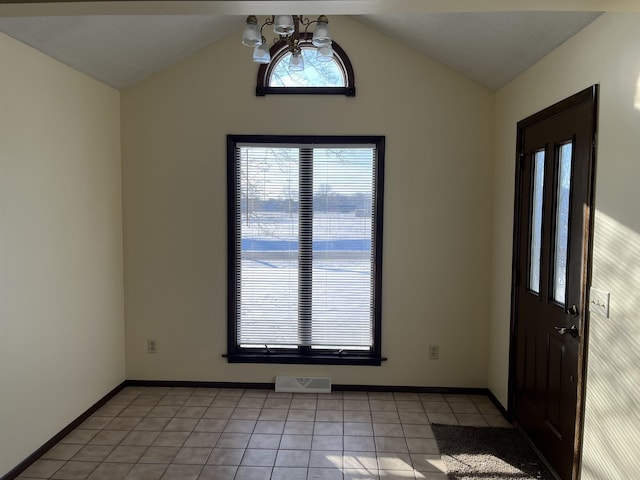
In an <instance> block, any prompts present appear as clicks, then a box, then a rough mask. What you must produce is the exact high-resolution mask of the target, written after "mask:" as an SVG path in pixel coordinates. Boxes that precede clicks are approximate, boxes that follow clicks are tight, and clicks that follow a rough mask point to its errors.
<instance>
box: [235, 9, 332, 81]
mask: <svg viewBox="0 0 640 480" xmlns="http://www.w3.org/2000/svg"><path fill="white" fill-rule="evenodd" d="M314 23H315V24H316V25H315V28H314V30H313V36H312V39H311V44H312V45H313V46H314V47H316V59H317V60H318V61H321V62H329V61H331V60H332V59H333V48H332V47H331V32H330V31H329V20H328V19H327V17H325V16H324V15H320V16H319V17H318V19H317V20H309V19H308V18H307V17H303V16H302V15H273V16H271V18H267V19H266V20H265V21H264V23H263V24H262V26H261V27H259V28H258V19H257V17H256V16H255V15H249V16H248V17H247V23H246V25H245V27H244V31H243V32H242V44H243V45H246V46H247V47H253V61H254V62H256V63H269V62H270V61H271V53H270V52H269V46H268V45H267V40H266V39H265V38H264V35H263V34H262V30H263V29H264V27H265V26H266V25H273V33H275V34H276V35H277V37H276V38H274V43H277V42H284V43H285V44H286V46H287V49H288V50H289V52H290V53H291V57H290V59H289V70H290V71H293V72H299V71H302V70H304V58H303V57H302V47H301V42H303V41H304V40H307V39H308V31H309V27H310V26H311V25H312V24H314ZM302 27H304V31H302V32H301V30H303V28H302ZM305 43H306V42H305Z"/></svg>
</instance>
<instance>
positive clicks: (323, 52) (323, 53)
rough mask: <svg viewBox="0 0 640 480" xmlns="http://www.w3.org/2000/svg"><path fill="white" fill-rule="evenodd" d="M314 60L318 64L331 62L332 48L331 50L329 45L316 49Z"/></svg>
mask: <svg viewBox="0 0 640 480" xmlns="http://www.w3.org/2000/svg"><path fill="white" fill-rule="evenodd" d="M316 59H317V60H318V61H319V62H330V61H331V60H333V48H331V44H329V45H327V46H324V47H320V48H318V50H317V51H316Z"/></svg>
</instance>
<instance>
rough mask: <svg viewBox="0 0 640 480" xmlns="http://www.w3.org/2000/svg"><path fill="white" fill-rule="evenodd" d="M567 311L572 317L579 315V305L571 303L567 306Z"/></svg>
mask: <svg viewBox="0 0 640 480" xmlns="http://www.w3.org/2000/svg"><path fill="white" fill-rule="evenodd" d="M565 313H566V314H567V315H571V316H572V317H577V316H578V307H576V306H575V305H571V306H570V307H569V308H567V309H566V310H565Z"/></svg>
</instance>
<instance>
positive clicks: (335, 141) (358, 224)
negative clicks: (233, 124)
mask: <svg viewBox="0 0 640 480" xmlns="http://www.w3.org/2000/svg"><path fill="white" fill-rule="evenodd" d="M227 155H228V159H227V161H228V189H229V191H228V200H229V201H228V206H229V232H228V233H229V244H228V248H229V282H228V288H229V305H228V314H229V320H228V322H229V326H228V328H229V331H228V353H227V357H228V359H229V361H230V362H256V363H324V364H363V365H380V362H381V360H382V359H381V348H380V312H381V310H380V296H381V285H382V282H381V265H382V193H383V164H384V137H298V136H287V137H280V136H235V135H232V136H229V137H228V152H227Z"/></svg>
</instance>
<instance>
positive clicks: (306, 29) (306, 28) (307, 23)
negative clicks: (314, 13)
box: [300, 16, 318, 37]
mask: <svg viewBox="0 0 640 480" xmlns="http://www.w3.org/2000/svg"><path fill="white" fill-rule="evenodd" d="M314 23H318V21H317V20H309V18H308V17H304V18H303V17H302V16H300V24H302V25H304V36H305V37H306V36H307V33H309V27H310V26H311V25H313V24H314Z"/></svg>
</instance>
